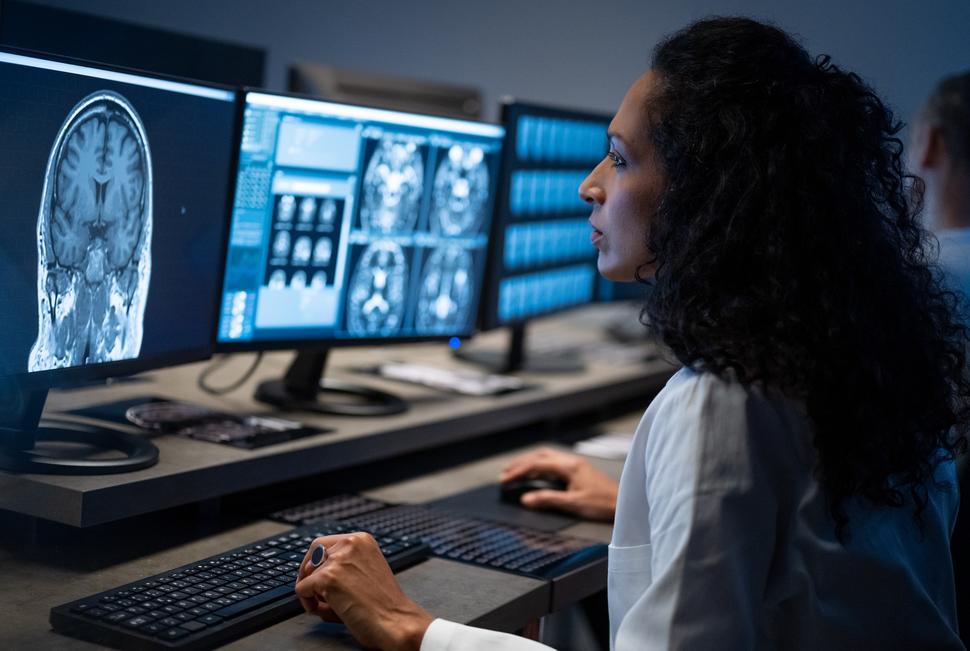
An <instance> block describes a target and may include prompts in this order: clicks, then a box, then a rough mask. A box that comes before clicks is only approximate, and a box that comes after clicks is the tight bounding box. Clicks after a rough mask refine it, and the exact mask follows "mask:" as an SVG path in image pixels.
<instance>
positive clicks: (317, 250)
mask: <svg viewBox="0 0 970 651" xmlns="http://www.w3.org/2000/svg"><path fill="white" fill-rule="evenodd" d="M332 256H333V242H331V241H330V238H329V237H321V238H320V239H319V240H317V245H316V246H315V247H313V264H315V265H317V266H319V267H326V266H327V265H328V264H330V258H331V257H332Z"/></svg>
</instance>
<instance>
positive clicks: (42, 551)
mask: <svg viewBox="0 0 970 651" xmlns="http://www.w3.org/2000/svg"><path fill="white" fill-rule="evenodd" d="M639 416H640V414H639V413H635V414H631V415H630V416H629V417H627V418H625V419H622V420H620V421H618V422H619V425H618V424H617V423H610V424H608V425H606V426H604V428H609V429H616V428H617V427H618V426H619V427H623V428H629V429H632V428H633V427H635V426H636V421H637V419H638V418H639ZM526 449H528V448H523V449H518V450H510V451H508V452H505V453H503V454H500V455H496V456H493V457H490V458H488V459H483V460H480V461H476V462H472V463H468V464H465V465H462V466H458V467H455V468H452V469H449V470H445V471H441V472H438V473H434V474H432V475H429V476H425V477H419V478H414V479H411V480H407V481H403V482H399V483H396V484H391V485H387V486H382V487H379V488H377V489H375V490H372V491H368V492H367V493H366V494H367V495H368V496H369V497H373V498H375V499H383V500H388V501H396V502H405V503H420V502H423V501H425V500H426V499H427V498H428V497H429V496H434V497H442V496H447V495H450V494H454V493H458V492H461V491H464V490H467V489H469V488H474V487H475V486H479V485H482V484H485V483H490V482H494V481H495V477H496V475H497V474H498V471H499V469H501V468H502V466H504V465H505V463H506V462H507V461H508V460H509V459H511V458H512V457H513V456H515V455H517V454H520V453H522V452H524V451H525V450H526ZM591 461H593V463H594V464H595V465H597V467H599V468H600V469H601V470H603V471H604V472H607V473H609V474H611V475H613V476H615V477H619V474H620V471H621V470H622V462H619V461H605V460H600V459H592V460H591ZM286 528H287V527H286V526H285V525H282V524H279V523H276V522H270V521H268V520H260V521H257V522H253V523H249V524H246V525H244V526H240V527H237V528H233V529H230V530H226V531H223V532H221V533H218V534H216V535H212V536H208V537H205V538H202V539H200V540H195V541H192V542H189V543H187V544H182V545H177V546H174V547H170V548H167V549H164V550H162V551H159V552H155V553H151V554H148V555H146V556H143V557H140V558H137V559H134V560H129V561H125V562H122V563H118V564H114V565H109V566H106V567H103V568H102V569H99V570H98V571H96V572H91V571H88V570H85V569H81V568H79V567H77V566H76V565H74V566H72V565H71V564H70V563H52V562H50V560H51V559H54V558H58V557H62V558H63V555H67V554H71V553H73V550H72V546H71V544H70V541H64V542H62V543H60V544H47V545H42V546H41V547H40V548H38V549H35V550H33V551H32V552H31V553H23V552H20V553H12V552H10V551H0V576H3V577H4V578H3V581H2V582H0V604H2V610H3V613H4V625H3V626H2V627H0V648H3V649H22V648H23V649H27V648H34V649H52V650H55V651H57V650H71V651H75V650H77V651H83V650H86V649H96V648H100V647H98V646H97V645H94V644H90V643H88V642H83V641H81V640H75V639H73V638H69V637H64V636H61V635H58V634H56V633H54V632H53V631H51V630H50V627H49V624H48V623H47V616H48V611H49V609H50V607H51V606H53V605H57V604H60V603H65V602H67V601H70V600H73V599H77V598H80V597H83V596H85V595H88V594H92V593H95V592H98V591H100V590H104V589H107V588H110V587H113V586H117V585H120V584H122V583H126V582H128V581H133V580H135V579H138V578H141V577H144V576H147V575H150V574H153V573H157V572H161V571H164V570H167V569H171V568H173V567H176V566H178V565H181V564H184V563H188V562H191V561H192V560H196V559H199V558H204V557H206V556H209V555H212V554H216V553H218V552H220V551H224V550H225V549H228V548H230V547H233V546H236V545H240V544H245V543H246V542H247V541H251V540H256V539H259V538H262V537H265V536H270V535H273V534H275V533H278V532H281V531H284V530H286ZM611 531H612V527H611V525H609V524H607V523H596V522H577V524H576V525H574V526H572V527H570V528H568V529H566V530H564V533H567V534H570V535H576V536H580V537H584V538H588V539H590V540H593V541H597V542H607V541H608V540H609V537H610V534H611ZM123 543H124V541H122V540H114V541H112V543H111V544H114V545H121V544H123ZM76 560H81V561H83V559H76ZM80 564H82V565H83V562H81V563H80ZM397 578H398V581H399V582H400V583H401V586H402V587H403V588H404V590H405V592H406V593H407V594H408V595H409V596H410V597H411V598H412V599H414V600H415V601H417V602H418V603H419V604H421V605H422V606H423V607H424V608H426V609H427V610H428V611H429V612H431V613H433V614H435V615H437V616H440V617H444V618H447V619H451V620H453V621H458V622H461V623H467V624H473V625H478V626H485V627H488V628H493V629H497V630H505V631H514V630H517V629H520V628H522V627H523V626H524V625H525V624H527V623H528V622H530V621H532V620H535V619H537V618H539V617H542V616H544V615H546V614H547V613H548V603H549V587H548V584H547V583H545V582H543V581H539V580H535V579H530V578H526V577H519V576H515V575H511V574H507V573H504V572H497V571H492V570H486V569H482V568H478V567H474V566H470V565H465V564H462V563H457V562H453V561H448V560H444V559H429V560H427V561H424V562H422V563H420V564H418V565H416V566H414V567H411V568H409V569H407V570H405V571H403V572H401V573H399V574H398V575H397ZM604 585H605V577H604ZM469 586H474V589H469ZM338 630H339V629H337V628H336V627H333V626H331V625H327V624H322V623H320V621H319V620H318V619H316V618H313V617H303V616H297V617H294V618H291V619H288V620H286V621H284V622H281V623H279V624H276V625H275V626H272V627H270V628H267V629H264V630H262V631H259V632H257V633H254V634H252V635H249V636H247V637H245V638H242V639H240V640H237V641H235V642H233V643H231V644H229V645H228V646H227V647H225V648H227V649H238V650H247V651H249V650H251V651H257V650H263V649H272V648H277V649H298V650H302V649H307V650H311V649H312V650H314V651H321V650H330V649H357V648H358V647H357V646H356V644H355V643H354V642H353V640H352V639H350V638H348V637H346V636H341V635H340V634H339V633H337V632H336V631H338Z"/></svg>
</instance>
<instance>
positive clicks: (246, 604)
mask: <svg viewBox="0 0 970 651" xmlns="http://www.w3.org/2000/svg"><path fill="white" fill-rule="evenodd" d="M286 595H290V596H294V592H293V586H292V585H281V586H279V587H276V588H273V589H272V590H267V591H266V592H263V593H261V594H258V595H256V596H255V597H250V598H249V599H243V600H242V601H238V602H236V603H234V604H232V605H231V606H226V607H225V608H220V609H219V610H217V611H215V612H213V613H212V614H213V615H218V616H219V617H233V616H235V615H238V614H239V613H244V612H246V611H247V610H252V609H253V608H259V607H260V606H264V605H266V604H268V603H269V602H271V601H277V600H278V599H279V598H280V597H285V596H286Z"/></svg>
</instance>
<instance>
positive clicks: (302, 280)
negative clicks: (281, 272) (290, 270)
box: [290, 271, 306, 289]
mask: <svg viewBox="0 0 970 651" xmlns="http://www.w3.org/2000/svg"><path fill="white" fill-rule="evenodd" d="M290 287H292V288H293V289H303V288H305V287H306V273H305V272H303V271H297V272H296V273H294V274H293V277H292V278H290Z"/></svg>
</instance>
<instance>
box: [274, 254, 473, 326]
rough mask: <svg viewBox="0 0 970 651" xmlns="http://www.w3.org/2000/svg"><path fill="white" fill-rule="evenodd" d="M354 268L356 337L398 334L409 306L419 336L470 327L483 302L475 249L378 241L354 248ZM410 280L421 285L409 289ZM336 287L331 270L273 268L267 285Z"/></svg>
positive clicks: (349, 316) (351, 294) (351, 307)
mask: <svg viewBox="0 0 970 651" xmlns="http://www.w3.org/2000/svg"><path fill="white" fill-rule="evenodd" d="M422 255H426V258H425V259H424V263H423V266H422V262H421V257H422ZM412 265H415V266H421V268H422V273H421V275H420V277H419V278H418V279H417V280H409V279H411V278H412V276H411V273H410V269H411V267H412ZM351 268H352V269H353V271H352V272H351V274H350V275H349V279H350V280H349V283H348V285H347V287H346V292H345V293H346V330H347V332H348V333H349V334H350V335H351V336H381V337H386V336H393V335H395V334H397V333H398V332H400V331H401V329H402V328H403V327H405V324H406V322H408V321H409V319H408V311H409V308H410V309H411V310H413V323H414V326H413V327H414V330H415V332H416V333H418V334H446V333H449V332H460V331H463V330H466V329H468V327H469V325H470V321H469V320H470V318H471V316H472V308H473V306H474V304H475V301H476V298H477V297H476V295H475V293H474V282H473V280H474V278H473V274H474V272H475V253H474V252H473V251H470V250H467V249H465V248H463V247H461V246H457V245H454V244H445V245H442V246H438V247H435V248H433V249H430V250H429V249H426V248H423V247H404V246H401V245H399V244H397V243H396V242H393V241H391V240H377V241H375V242H372V243H370V244H368V245H367V246H366V247H365V246H353V247H351ZM409 282H411V283H416V284H417V286H410V287H409ZM332 284H333V283H332V278H331V277H328V275H327V272H326V271H312V270H311V271H307V270H303V269H292V268H286V269H283V268H277V269H271V270H270V272H269V278H268V280H267V282H266V285H267V287H268V288H269V289H274V290H282V289H286V288H289V289H292V290H305V291H309V292H322V291H324V290H325V289H326V288H327V286H328V285H332Z"/></svg>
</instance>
